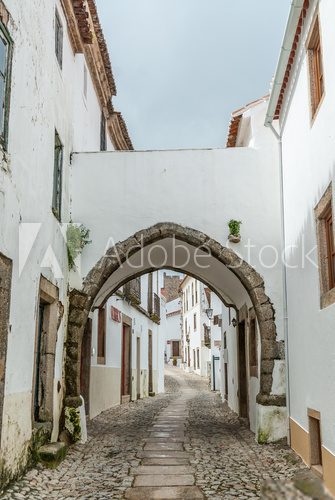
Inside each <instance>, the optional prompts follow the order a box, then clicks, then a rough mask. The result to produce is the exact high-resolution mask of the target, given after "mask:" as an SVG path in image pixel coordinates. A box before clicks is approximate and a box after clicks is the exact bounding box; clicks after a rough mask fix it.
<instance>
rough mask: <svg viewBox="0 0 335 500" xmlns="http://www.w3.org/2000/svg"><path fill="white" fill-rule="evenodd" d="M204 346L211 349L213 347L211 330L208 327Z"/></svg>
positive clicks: (206, 327) (205, 326)
mask: <svg viewBox="0 0 335 500" xmlns="http://www.w3.org/2000/svg"><path fill="white" fill-rule="evenodd" d="M204 345H205V347H208V348H209V349H210V347H211V329H210V327H209V326H207V325H204Z"/></svg>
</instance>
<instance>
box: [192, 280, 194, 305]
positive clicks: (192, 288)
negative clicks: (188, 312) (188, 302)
mask: <svg viewBox="0 0 335 500" xmlns="http://www.w3.org/2000/svg"><path fill="white" fill-rule="evenodd" d="M192 307H194V284H193V283H192Z"/></svg>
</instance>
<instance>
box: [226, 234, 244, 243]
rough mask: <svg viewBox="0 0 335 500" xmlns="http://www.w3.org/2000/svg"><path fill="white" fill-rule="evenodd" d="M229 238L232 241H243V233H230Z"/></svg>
mask: <svg viewBox="0 0 335 500" xmlns="http://www.w3.org/2000/svg"><path fill="white" fill-rule="evenodd" d="M228 239H229V241H230V242H231V243H239V242H240V241H241V235H240V234H238V235H237V236H235V235H234V234H230V235H229V236H228Z"/></svg>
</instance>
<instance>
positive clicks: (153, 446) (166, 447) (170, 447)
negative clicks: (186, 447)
mask: <svg viewBox="0 0 335 500" xmlns="http://www.w3.org/2000/svg"><path fill="white" fill-rule="evenodd" d="M143 449H144V451H182V450H183V445H182V443H148V444H146V445H145V446H144V448H143Z"/></svg>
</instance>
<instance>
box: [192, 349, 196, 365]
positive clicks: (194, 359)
mask: <svg viewBox="0 0 335 500" xmlns="http://www.w3.org/2000/svg"><path fill="white" fill-rule="evenodd" d="M193 368H194V369H196V364H195V349H193Z"/></svg>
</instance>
